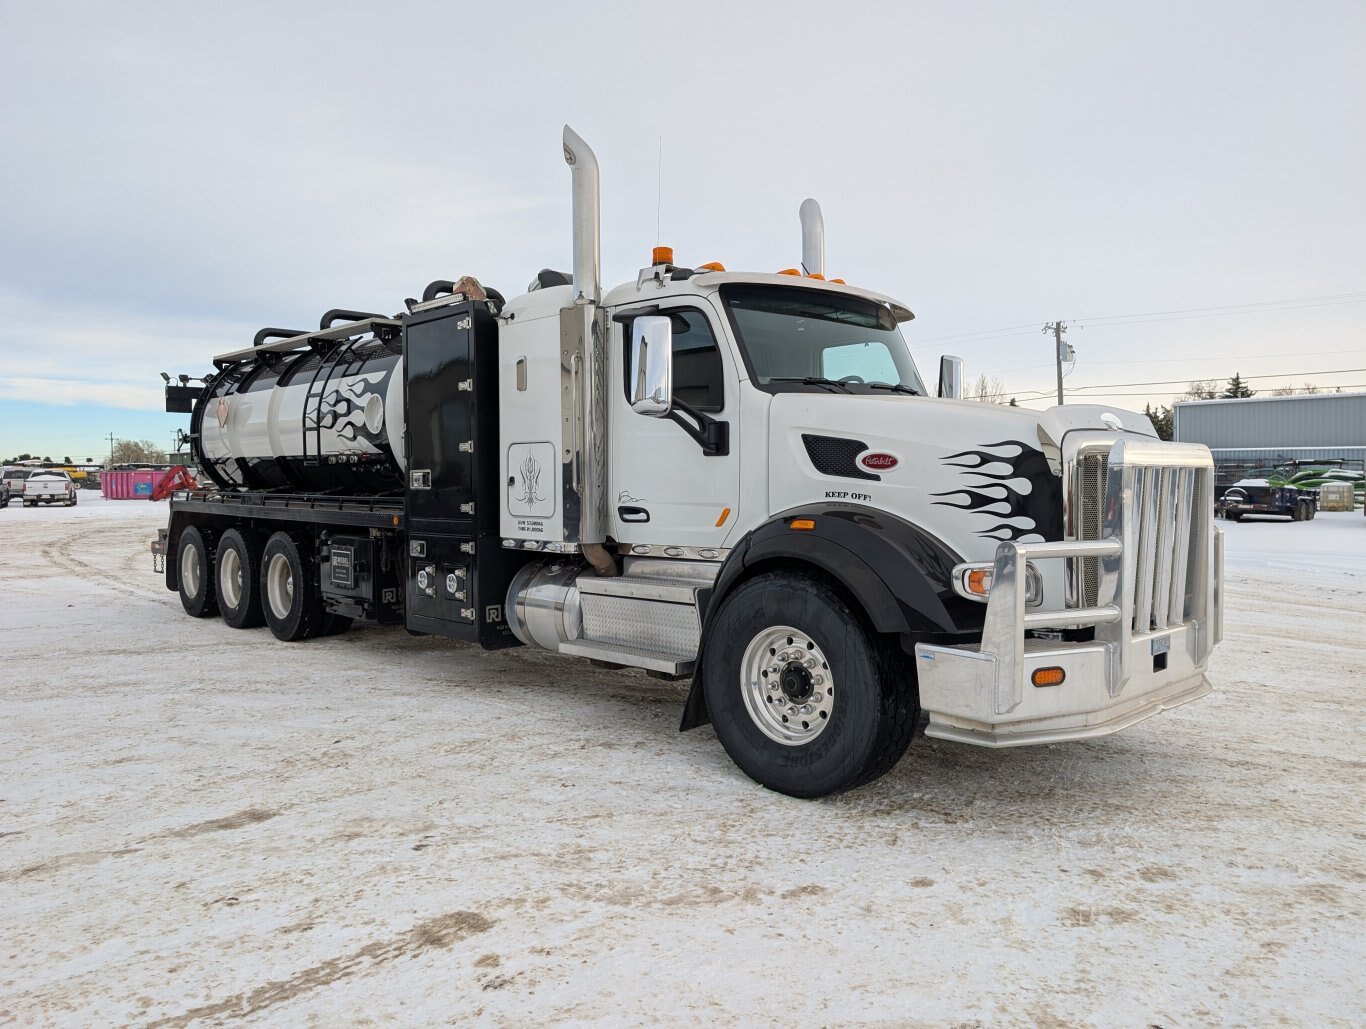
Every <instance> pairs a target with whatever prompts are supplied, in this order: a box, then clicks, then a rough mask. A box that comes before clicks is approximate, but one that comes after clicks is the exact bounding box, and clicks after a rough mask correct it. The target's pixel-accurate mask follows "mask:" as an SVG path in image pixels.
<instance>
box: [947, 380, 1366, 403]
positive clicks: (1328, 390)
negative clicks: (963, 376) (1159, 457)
mask: <svg viewBox="0 0 1366 1029" xmlns="http://www.w3.org/2000/svg"><path fill="white" fill-rule="evenodd" d="M1353 389H1366V382H1351V383H1349V382H1344V383H1336V382H1335V383H1333V385H1331V386H1320V387H1319V392H1318V393H1308V394H1298V393H1297V394H1289V395H1294V396H1320V397H1327V396H1333V395H1334V394H1335V393H1336V392H1337V391H1338V390H1353ZM1005 395H1007V396H1011V397H1014V398H1015V399H1016V400H1017V401H1019V402H1020V403H1021V404H1037V403H1039V402H1041V401H1046V402H1052V401H1053V397H1052V395H1051V391H1049V390H1044V391H1043V392H1042V393H1040V394H1038V395H1037V396H1022V395H1021V394H1019V393H1011V392H1010V391H1009V390H1007V391H1006V394H1005ZM1152 395H1153V394H1152V393H1150V392H1148V391H1146V390H1138V391H1135V392H1131V393H1130V392H1119V393H1087V394H1085V395H1084V396H1083V397H1082V398H1081V399H1083V400H1085V399H1088V398H1089V399H1099V398H1101V397H1151V396H1152ZM1259 395H1260V394H1259ZM968 399H969V400H973V399H976V398H974V397H969V398H968ZM1210 399H1211V400H1228V399H1233V398H1230V397H1211V398H1210Z"/></svg>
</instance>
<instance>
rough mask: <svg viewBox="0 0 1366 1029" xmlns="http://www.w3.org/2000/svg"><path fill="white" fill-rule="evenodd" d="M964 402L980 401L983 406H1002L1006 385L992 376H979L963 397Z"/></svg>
mask: <svg viewBox="0 0 1366 1029" xmlns="http://www.w3.org/2000/svg"><path fill="white" fill-rule="evenodd" d="M963 398H964V399H965V400H980V401H982V402H983V403H984V404H1004V403H1005V402H1006V384H1005V383H1004V382H1002V381H1001V380H1000V379H998V378H996V376H994V375H979V376H977V381H976V382H974V383H973V384H972V386H971V388H969V389H968V391H967V392H966V393H965V394H964V395H963Z"/></svg>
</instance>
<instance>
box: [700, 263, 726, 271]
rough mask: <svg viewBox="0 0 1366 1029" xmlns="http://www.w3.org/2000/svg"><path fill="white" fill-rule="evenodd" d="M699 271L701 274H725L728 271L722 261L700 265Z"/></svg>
mask: <svg viewBox="0 0 1366 1029" xmlns="http://www.w3.org/2000/svg"><path fill="white" fill-rule="evenodd" d="M697 270H698V271H699V272H723V271H725V270H726V266H725V265H724V264H722V263H721V262H720V261H708V262H707V263H706V264H699V265H698V266H697Z"/></svg>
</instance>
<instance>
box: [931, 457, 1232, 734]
mask: <svg viewBox="0 0 1366 1029" xmlns="http://www.w3.org/2000/svg"><path fill="white" fill-rule="evenodd" d="M1105 457H1106V478H1105V497H1106V500H1105V503H1104V511H1103V518H1102V519H1101V521H1100V524H1102V526H1103V528H1102V530H1101V531H1100V533H1099V537H1100V538H1098V539H1094V540H1084V541H1083V540H1077V541H1068V542H1060V543H1014V542H1006V543H1001V544H1000V545H999V546H998V547H997V548H996V558H995V568H994V570H993V576H992V587H991V592H990V594H989V597H988V601H987V611H986V620H985V624H984V626H983V630H982V641H981V643H980V644H979V645H976V646H971V645H969V646H940V645H935V644H926V643H921V644H917V645H916V648H915V653H916V670H917V673H918V676H919V687H920V706H921V708H922V709H924V710H925V711H927V712H928V713H929V716H930V722H929V727H928V728H927V729H926V734H927V735H929V736H934V737H938V738H940V739H949V740H958V741H960V742H963V743H975V744H978V745H981V746H988V747H1010V746H1022V745H1025V744H1031V743H1056V742H1059V741H1063V740H1074V739H1085V738H1087V737H1092V736H1102V735H1105V734H1107V733H1112V732H1117V731H1118V730H1120V729H1123V728H1125V727H1127V726H1129V725H1132V724H1134V723H1135V722H1138V721H1141V720H1142V719H1144V718H1147V717H1148V716H1150V715H1155V714H1157V713H1158V712H1160V711H1164V710H1167V709H1168V708H1172V707H1176V706H1178V705H1180V704H1184V703H1186V702H1188V701H1191V700H1195V699H1196V698H1198V697H1202V696H1204V695H1205V694H1206V693H1208V692H1209V691H1210V688H1211V687H1210V684H1209V682H1208V680H1207V679H1206V678H1205V675H1204V672H1205V667H1206V665H1207V663H1208V660H1209V655H1210V653H1211V651H1212V650H1213V649H1214V645H1215V643H1217V642H1218V641H1219V639H1220V638H1221V637H1222V635H1223V590H1222V583H1223V534H1222V532H1221V531H1220V530H1219V529H1217V528H1216V527H1215V526H1214V522H1213V515H1212V509H1211V504H1210V502H1209V498H1210V497H1211V495H1212V493H1211V490H1212V487H1213V463H1212V461H1211V459H1210V454H1209V451H1208V450H1207V449H1206V448H1204V447H1202V446H1191V445H1185V444H1169V443H1158V442H1157V441H1147V440H1132V439H1126V440H1120V441H1118V442H1115V443H1114V444H1113V445H1112V446H1110V447H1109V450H1108V454H1106V455H1105ZM1049 560H1062V561H1069V562H1073V566H1074V567H1076V566H1078V565H1079V563H1080V562H1081V561H1085V560H1090V561H1093V562H1094V564H1093V565H1092V566H1091V572H1090V575H1091V578H1092V581H1093V582H1094V583H1095V587H1094V588H1095V599H1094V603H1093V604H1092V605H1091V606H1085V607H1082V606H1073V607H1067V608H1062V609H1059V610H1051V611H1031V610H1028V609H1027V606H1026V600H1025V585H1026V567H1027V564H1026V563H1027V562H1038V561H1049ZM1088 626H1094V629H1095V638H1094V640H1093V641H1090V642H1086V643H1069V642H1064V641H1062V640H1060V639H1052V638H1047V637H1046V636H1045V635H1041V633H1044V634H1046V633H1048V632H1049V631H1056V630H1064V629H1084V628H1086V627H1088ZM1042 668H1061V669H1062V670H1063V673H1064V679H1063V681H1062V682H1061V683H1059V684H1058V685H1054V686H1035V685H1034V684H1033V673H1034V672H1035V671H1037V670H1039V669H1042Z"/></svg>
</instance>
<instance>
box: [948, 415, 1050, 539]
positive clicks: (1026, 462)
mask: <svg viewBox="0 0 1366 1029" xmlns="http://www.w3.org/2000/svg"><path fill="white" fill-rule="evenodd" d="M940 460H941V461H942V462H943V464H944V465H945V466H946V467H949V468H961V469H963V471H962V472H961V475H962V477H963V478H964V479H965V480H967V481H966V482H965V484H964V485H963V486H961V487H960V488H958V489H954V490H948V491H946V492H944V493H935V494H932V495H933V496H936V497H943V498H944V499H943V500H936V501H935V502H934V503H935V504H937V505H940V506H942V507H956V508H958V509H959V510H960V511H967V512H968V513H970V514H973V515H985V516H987V517H989V518H990V519H991V520H992V522H993V524H991V525H988V526H986V527H984V528H983V529H981V531H979V532H978V533H977V535H978V536H981V537H983V538H984V539H993V540H1002V541H1004V540H1011V541H1015V540H1021V541H1025V542H1028V541H1031V540H1032V541H1035V542H1037V541H1039V540H1060V539H1062V483H1061V480H1060V479H1059V478H1058V476H1057V475H1055V474H1053V470H1052V469H1051V468H1049V467H1048V459H1047V458H1046V457H1044V454H1043V451H1042V450H1038V449H1036V448H1034V447H1031V446H1029V445H1028V444H1025V443H1022V442H1020V441H1019V440H1010V439H1008V440H1002V441H1001V442H999V443H987V444H983V445H982V447H981V449H978V450H963V451H960V452H959V453H956V454H949V455H948V456H947V457H944V458H941V459H940ZM998 469H999V470H998Z"/></svg>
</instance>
